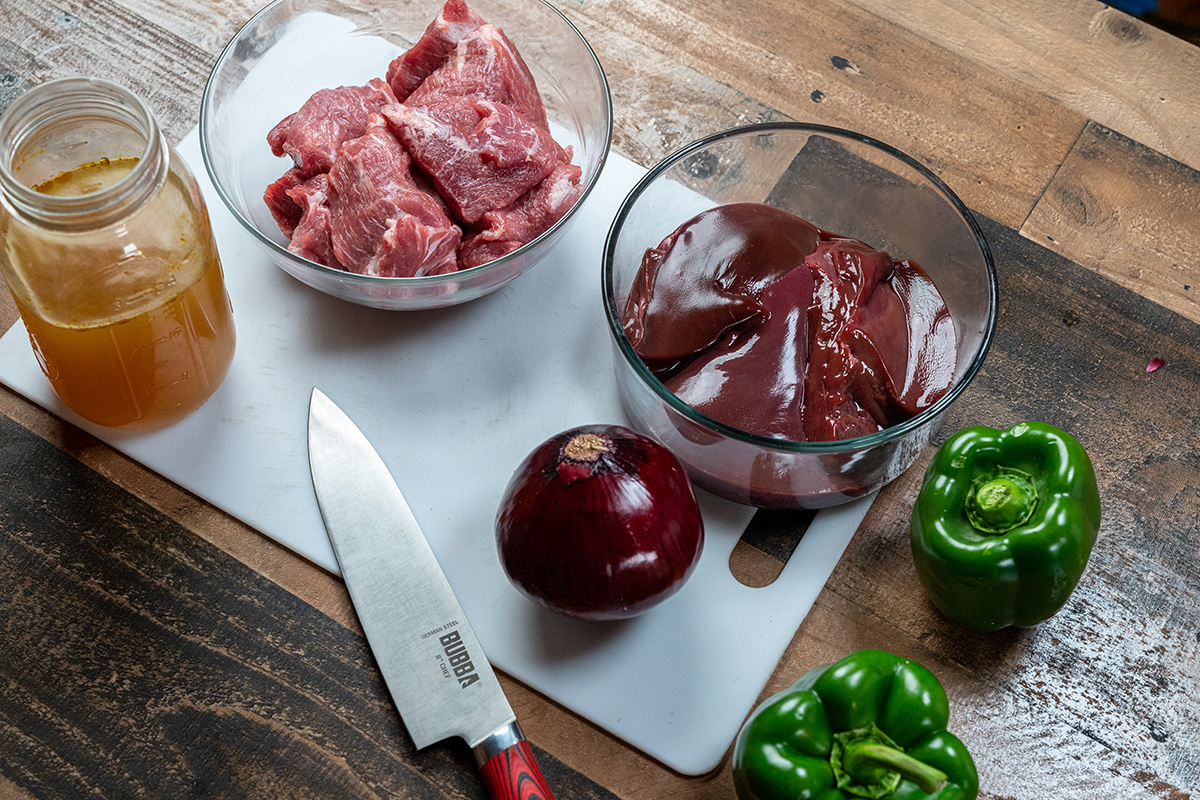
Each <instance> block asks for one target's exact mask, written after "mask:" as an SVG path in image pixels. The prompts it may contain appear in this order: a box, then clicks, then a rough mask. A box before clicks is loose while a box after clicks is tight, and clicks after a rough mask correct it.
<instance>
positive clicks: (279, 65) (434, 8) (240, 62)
mask: <svg viewBox="0 0 1200 800" xmlns="http://www.w3.org/2000/svg"><path fill="white" fill-rule="evenodd" d="M469 5H470V6H471V8H472V9H474V10H475V11H476V12H477V13H478V14H479V15H480V16H482V17H483V19H485V20H487V21H488V22H490V23H492V24H493V25H496V26H497V27H499V28H501V29H503V30H504V32H505V33H506V34H507V35H508V38H509V39H510V40H511V41H512V42H513V43H514V45H515V46H516V48H517V49H518V50H519V51H520V53H521V56H522V57H523V58H524V60H525V62H526V63H527V64H528V66H529V69H530V71H531V72H532V74H533V76H534V78H535V80H536V81H537V85H538V89H539V90H540V92H541V94H542V98H543V101H544V102H545V105H546V111H547V115H548V117H549V121H550V126H551V132H552V133H553V134H554V137H555V139H556V140H557V141H558V142H559V143H560V144H562V145H564V146H570V147H572V148H573V150H574V153H573V162H574V163H575V164H577V165H578V166H580V167H581V168H582V170H583V175H582V178H581V179H580V183H581V185H582V186H583V187H584V191H583V195H582V196H581V197H580V199H579V200H578V201H577V202H576V203H575V205H574V207H572V209H571V210H570V211H569V212H567V214H566V215H565V216H564V217H562V219H560V220H559V221H558V222H557V223H555V224H554V225H553V226H551V227H550V229H549V230H547V231H546V232H545V233H543V234H542V235H541V236H539V237H538V238H537V239H534V240H533V241H532V242H529V243H528V244H526V245H525V246H523V247H521V248H520V249H518V250H516V251H514V252H512V253H510V254H508V255H506V256H503V257H501V258H499V259H496V260H495V261H491V262H489V263H487V264H483V265H481V266H478V267H473V268H470V269H464V270H460V271H458V272H452V273H448V274H442V275H430V276H423V277H413V278H389V277H377V276H368V275H358V274H355V273H351V272H345V271H342V270H339V269H334V268H331V267H327V266H324V265H321V264H317V263H315V262H313V261H309V260H307V259H304V258H301V257H300V256H297V255H296V254H294V253H292V252H290V251H289V250H288V249H287V244H288V239H287V237H286V236H285V235H284V234H283V233H282V232H281V231H280V230H279V226H278V225H277V224H276V222H275V220H274V219H273V218H272V216H271V213H270V211H269V210H268V208H267V207H266V204H265V203H264V202H263V191H264V190H265V189H266V187H267V186H268V185H270V184H271V183H272V182H273V181H275V180H276V179H277V178H278V177H279V176H280V175H281V174H282V173H283V172H285V171H286V170H287V169H288V168H289V167H290V166H291V163H290V160H288V159H284V158H276V157H275V156H273V155H272V154H271V150H270V147H269V146H268V145H267V138H266V137H267V133H268V131H270V130H271V128H272V127H274V126H275V124H276V123H278V122H279V121H280V120H281V119H283V118H284V117H286V116H287V115H289V114H291V113H292V112H294V111H296V109H298V108H299V107H300V106H301V105H302V104H303V103H304V101H305V100H307V99H308V98H309V96H310V95H312V94H313V93H314V92H316V91H317V90H319V89H327V88H332V87H337V86H343V85H345V86H352V85H362V84H365V83H367V81H368V80H370V79H371V78H380V77H383V75H384V72H385V70H386V69H387V66H388V64H389V62H390V61H391V60H392V59H393V58H394V57H395V56H396V55H398V54H400V53H401V52H404V51H405V50H407V49H408V48H409V47H411V46H412V44H413V43H415V42H416V41H417V40H418V39H419V38H420V37H421V35H422V33H424V31H425V28H426V26H428V25H429V23H430V21H431V20H433V19H434V17H435V16H436V15H437V13H438V11H439V8H440V3H438V2H436V1H435V2H430V3H415V2H401V3H388V4H383V5H378V4H366V5H361V4H352V3H340V2H337V0H276V2H273V3H271V4H270V5H268V6H266V7H265V8H263V9H262V10H261V11H259V12H258V13H257V14H255V15H254V17H252V18H251V19H250V20H249V21H248V22H247V23H246V24H245V25H244V26H243V27H242V29H241V30H239V31H238V32H237V34H236V35H235V36H234V37H233V39H232V40H231V41H230V42H229V44H228V46H227V47H226V48H225V50H224V52H222V53H221V55H220V57H219V58H218V59H217V63H216V66H215V67H214V68H213V71H212V75H211V76H210V78H209V81H208V85H207V86H206V87H205V90H204V96H203V99H202V101H201V108H200V148H201V153H202V156H203V160H204V166H205V168H206V169H207V171H208V174H209V176H210V178H211V179H212V181H213V185H214V186H215V188H216V190H217V193H218V195H220V197H221V199H222V200H223V201H224V203H225V205H226V206H228V208H229V210H230V211H231V212H232V213H233V215H234V217H236V218H237V220H238V222H240V223H241V224H242V226H243V227H245V229H246V230H247V231H249V233H250V234H251V235H252V236H253V238H254V240H255V242H256V243H257V244H258V245H259V246H260V248H261V250H262V252H264V253H265V254H266V255H267V256H268V257H269V258H270V260H271V262H272V263H273V264H275V265H276V266H278V267H279V268H281V269H283V270H284V271H285V272H287V273H288V274H289V275H291V276H293V277H294V278H296V279H298V280H300V281H302V282H304V283H306V284H308V285H309V286H312V287H314V288H316V289H319V290H320V291H322V292H325V293H327V294H330V295H333V296H335V297H339V298H341V299H343V300H348V301H350V302H352V303H358V304H360V305H365V306H372V307H375V308H384V309H420V308H435V307H439V306H449V305H455V304H458V303H463V302H466V301H468V300H474V299H475V298H478V297H481V296H483V295H485V294H488V293H489V292H492V291H494V290H496V289H498V288H500V287H501V286H503V285H504V284H506V283H508V282H509V281H510V280H512V279H514V278H516V277H517V276H518V275H520V274H522V273H523V272H525V271H526V270H527V269H529V268H530V267H532V266H533V265H534V264H536V263H537V262H538V261H540V260H541V259H543V258H544V257H545V256H546V255H547V253H549V251H550V250H551V249H552V248H553V246H554V244H555V242H557V241H558V240H559V239H560V238H561V237H562V235H563V233H565V232H566V230H567V228H568V227H569V226H570V225H571V224H572V223H573V222H574V220H575V218H576V216H577V213H576V212H577V211H578V209H579V207H580V206H581V205H582V203H583V201H584V199H585V198H586V197H587V195H588V193H589V192H590V191H591V189H592V187H593V186H594V185H595V183H596V179H597V177H598V176H599V174H600V171H601V169H602V168H603V166H604V161H605V159H606V158H607V156H608V149H609V146H610V143H611V141H612V101H611V98H610V95H609V90H608V83H607V81H606V79H605V77H604V72H603V70H602V69H601V67H600V63H599V61H597V59H596V56H595V54H594V53H593V52H592V50H591V47H590V46H589V45H588V43H587V42H586V41H585V40H584V38H583V36H582V35H581V34H580V33H579V31H578V30H577V29H576V28H575V26H574V25H572V24H571V23H570V22H569V21H568V20H567V19H566V18H565V17H564V16H563V15H562V14H560V13H559V12H558V11H557V10H555V9H554V8H553V7H552V6H550V5H548V4H547V3H545V2H542V0H521V1H520V2H517V0H471V2H470V3H469Z"/></svg>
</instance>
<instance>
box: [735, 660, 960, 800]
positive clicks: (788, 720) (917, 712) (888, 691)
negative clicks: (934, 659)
mask: <svg viewBox="0 0 1200 800" xmlns="http://www.w3.org/2000/svg"><path fill="white" fill-rule="evenodd" d="M949 716H950V709H949V704H948V702H947V700H946V692H945V690H943V689H942V685H941V684H940V683H939V682H938V680H937V678H935V677H934V676H933V673H931V672H930V671H929V670H927V669H926V668H925V667H923V666H921V665H920V664H917V663H916V662H913V661H909V660H907V659H903V658H900V657H898V656H895V655H892V654H891V653H887V652H884V651H882V650H860V651H858V652H856V653H851V654H850V655H848V656H846V657H845V658H843V659H842V660H841V661H838V662H837V663H834V664H829V665H826V666H823V667H819V668H817V669H815V670H813V671H811V672H809V673H808V674H807V675H805V676H804V677H802V678H801V679H800V680H798V681H796V683H795V684H793V685H792V686H791V687H790V688H788V689H786V690H784V691H782V692H780V693H779V694H776V695H775V696H773V697H771V698H769V699H767V700H766V701H764V702H763V703H762V705H760V706H759V707H758V708H756V709H755V710H754V712H753V713H752V714H751V715H750V718H749V719H747V720H746V723H745V724H744V725H743V726H742V729H741V731H740V732H739V733H738V737H737V741H736V742H735V743H734V750H733V783H734V788H735V789H736V791H737V796H738V798H740V800H843V798H846V799H850V798H869V800H974V798H975V797H976V796H977V795H978V793H979V778H978V775H977V774H976V771H975V762H974V761H973V760H972V759H971V755H970V753H968V752H967V749H966V747H965V746H963V743H962V742H961V741H959V740H958V738H957V737H955V736H954V734H952V733H948V732H947V731H946V723H947V721H948V720H949Z"/></svg>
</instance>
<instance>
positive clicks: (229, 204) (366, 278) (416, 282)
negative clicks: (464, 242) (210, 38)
mask: <svg viewBox="0 0 1200 800" xmlns="http://www.w3.org/2000/svg"><path fill="white" fill-rule="evenodd" d="M292 1H293V0H271V2H270V3H268V4H267V5H265V6H263V7H262V8H261V9H259V10H258V11H256V12H255V13H254V15H253V16H252V17H250V18H249V19H248V20H246V22H245V23H243V24H242V26H241V27H240V28H238V29H237V32H236V33H234V34H233V36H232V37H230V39H229V41H228V42H227V43H226V45H225V47H224V48H223V49H222V50H221V54H220V55H219V56H217V60H216V62H214V64H213V68H212V71H211V72H210V73H209V75H208V79H207V80H206V81H205V84H204V94H203V95H202V96H201V99H200V120H199V133H200V159H201V161H203V162H204V171H205V172H206V173H208V178H209V180H210V181H211V183H212V185H213V188H214V189H215V190H216V192H217V196H218V197H220V198H221V202H222V203H224V205H225V207H226V208H227V209H228V210H229V212H230V213H231V214H233V217H234V219H236V220H237V221H238V222H239V223H240V224H241V226H242V227H243V228H245V229H246V230H247V231H248V232H249V233H250V234H251V235H252V236H253V237H254V238H255V239H257V240H258V241H259V243H260V244H262V245H264V246H266V247H267V248H268V249H269V250H270V251H271V252H272V253H274V254H276V255H278V256H279V257H281V258H283V259H284V260H285V261H286V262H288V264H289V265H290V266H291V267H294V268H299V269H302V270H309V271H312V272H315V273H316V274H318V275H322V276H323V277H324V278H331V279H334V280H336V281H337V282H340V283H348V284H358V285H361V286H371V287H380V286H396V287H401V286H403V287H406V288H412V289H421V288H427V287H438V286H441V285H443V284H455V283H460V282H464V281H465V282H468V283H469V282H470V281H472V280H473V279H474V278H475V276H478V275H481V274H483V273H484V272H490V271H492V270H493V269H501V268H502V267H503V266H504V265H505V264H508V263H509V262H511V261H515V260H517V259H519V258H524V257H526V256H527V255H528V254H529V253H530V252H531V251H532V250H533V248H534V247H535V246H536V245H538V244H540V243H542V242H544V241H546V240H547V239H550V238H552V237H554V236H555V235H556V234H557V232H558V231H559V230H561V229H562V228H563V227H565V226H566V225H567V224H568V222H569V221H570V219H571V218H572V217H574V215H575V213H576V212H577V211H578V210H579V208H580V207H581V206H582V205H583V203H584V201H585V200H586V199H587V198H588V195H590V194H591V192H592V189H594V188H595V187H596V184H597V183H599V181H600V175H601V173H603V171H604V165H605V163H607V161H608V155H609V151H610V149H611V147H612V138H613V103H612V91H611V89H610V88H609V85H608V77H607V76H606V75H605V74H604V67H603V66H602V65H601V64H600V59H599V58H598V57H597V56H596V52H595V50H593V49H592V45H591V44H590V43H589V42H588V40H587V39H586V38H585V37H584V35H583V34H582V33H581V32H580V30H579V29H578V28H577V27H575V23H573V22H571V20H570V19H568V18H567V16H566V15H565V14H563V13H562V12H561V11H559V10H558V9H557V8H555V7H554V6H552V5H550V3H548V2H546V0H538V2H540V3H541V4H542V5H543V6H545V7H546V8H547V9H549V10H550V11H551V12H553V13H554V14H555V15H557V16H558V17H559V18H561V19H562V21H563V22H565V23H566V24H567V26H568V27H569V28H570V29H571V30H572V31H573V32H574V33H575V35H576V36H577V37H578V39H579V42H580V43H581V44H582V45H583V46H584V48H585V49H586V50H587V54H588V56H589V57H590V63H591V65H592V67H593V69H594V70H595V74H596V75H597V76H598V77H599V79H600V89H601V95H602V96H603V98H604V120H605V124H604V135H603V143H602V144H601V146H600V153H599V158H598V159H597V160H596V171H595V172H594V173H593V174H592V177H591V180H590V181H588V183H587V185H586V186H584V187H583V193H582V194H580V195H579V199H577V200H576V201H575V203H574V204H573V205H572V206H571V207H570V208H569V209H567V213H565V214H563V215H562V217H561V218H559V220H558V221H557V222H555V223H554V224H553V225H551V226H550V227H549V228H547V229H546V230H545V231H543V232H542V233H541V235H540V236H538V237H537V238H536V239H534V240H533V241H530V242H526V243H525V244H524V245H522V246H521V247H518V248H517V249H516V250H514V251H512V252H511V253H506V254H505V255H503V256H501V257H500V258H497V259H494V260H492V261H488V262H487V263H485V264H479V265H477V266H474V267H469V268H467V269H464V270H456V271H454V272H448V273H444V274H439V275H422V276H418V277H388V276H383V275H362V274H360V273H357V272H349V271H347V270H341V269H336V268H334V267H329V266H326V265H325V264H318V263H317V262H315V261H309V260H308V259H307V258H301V257H300V256H298V255H296V254H295V253H293V252H292V251H291V250H288V249H287V248H286V247H283V246H282V245H280V244H279V243H278V242H276V241H275V240H274V239H272V238H271V237H270V236H267V235H266V234H265V233H263V232H262V231H261V230H259V229H258V227H257V226H256V225H254V223H252V222H251V221H250V220H248V219H246V217H245V216H244V215H243V214H242V212H241V211H240V210H239V209H238V207H237V205H236V204H235V203H234V200H233V198H232V197H231V196H230V195H229V193H228V192H226V190H225V187H224V186H223V185H222V183H221V179H220V178H219V177H217V174H216V170H215V169H214V167H213V165H212V158H211V156H210V153H211V151H212V143H211V142H210V141H209V131H208V128H209V125H208V123H209V122H210V121H211V118H212V108H211V106H212V103H213V95H214V94H215V92H216V79H217V73H218V72H219V71H220V70H221V69H222V68H223V67H224V66H225V65H226V63H227V62H228V61H230V60H231V59H232V58H233V56H234V50H235V48H236V45H237V43H238V42H239V40H240V39H241V37H242V34H243V33H245V32H247V31H249V30H251V29H252V28H253V27H255V26H256V23H258V22H259V21H260V19H261V18H263V17H265V16H266V15H267V14H268V13H270V12H271V11H272V10H274V9H275V7H276V6H279V5H282V4H283V3H287V2H292Z"/></svg>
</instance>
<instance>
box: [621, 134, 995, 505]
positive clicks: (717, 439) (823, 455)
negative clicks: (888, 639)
mask: <svg viewBox="0 0 1200 800" xmlns="http://www.w3.org/2000/svg"><path fill="white" fill-rule="evenodd" d="M739 202H753V203H765V204H767V205H771V206H774V207H776V208H780V209H783V210H784V211H788V212H790V213H792V214H795V215H796V216H799V217H801V218H802V219H805V220H807V221H809V222H811V223H812V224H814V225H816V226H817V227H818V228H821V229H823V230H826V231H832V232H835V233H837V234H839V235H842V236H848V237H853V238H856V239H859V240H861V241H863V242H867V243H869V244H870V245H871V246H873V247H875V248H878V249H880V250H884V251H886V252H888V253H890V254H891V255H892V256H893V257H894V258H896V259H897V260H900V259H911V260H912V261H915V262H916V263H918V264H920V265H921V267H923V268H924V270H925V272H926V273H928V275H929V276H930V277H931V278H932V279H933V282H934V283H935V284H936V285H937V287H938V289H939V290H940V292H941V294H942V296H943V298H944V300H945V302H946V305H947V307H948V309H949V311H950V313H951V316H952V318H953V320H954V326H955V334H956V337H957V364H956V367H955V371H954V378H953V382H952V383H951V386H950V389H949V391H947V392H946V393H945V394H944V395H943V396H942V397H941V398H940V399H939V400H937V401H936V402H935V403H933V404H932V405H931V406H929V407H928V408H926V409H925V410H924V411H922V412H921V413H919V414H917V415H916V416H913V417H911V418H910V419H907V420H905V421H903V422H900V423H898V424H895V425H892V426H891V427H888V428H884V429H883V430H880V431H878V432H876V433H872V434H870V435H865V436H859V437H857V438H854V439H846V440H842V441H832V442H800V441H789V440H784V439H777V438H769V437H766V436H761V435H756V434H754V433H750V432H747V431H744V430H739V429H737V428H735V427H731V426H730V425H727V424H723V423H721V422H718V421H717V420H715V419H712V418H710V417H708V416H706V415H704V414H702V413H700V412H699V411H697V410H696V409H695V408H693V407H692V406H690V405H689V404H687V403H686V402H683V401H682V400H680V399H679V398H678V397H677V396H676V395H675V394H673V393H672V392H671V391H670V390H669V389H668V388H667V387H666V386H665V385H664V383H663V382H662V381H660V380H659V379H658V378H657V377H655V375H654V374H653V373H652V372H651V371H650V369H649V368H647V366H646V364H645V363H643V361H642V360H641V358H639V357H638V355H637V353H636V352H635V350H634V347H633V345H632V343H631V342H630V340H629V338H628V337H627V336H626V333H625V330H624V328H623V325H622V314H623V312H624V310H625V305H626V301H627V299H628V297H629V294H630V291H631V286H632V285H633V282H634V278H635V276H636V274H637V272H638V269H639V267H640V265H641V261H642V257H643V254H644V253H645V252H646V250H647V249H649V248H654V247H657V246H658V245H659V244H660V242H662V241H663V239H664V238H665V237H666V236H667V235H668V234H670V233H672V232H673V231H674V230H675V229H676V228H677V227H678V226H679V225H680V224H682V223H683V222H685V221H686V220H688V219H690V218H691V217H692V216H694V215H695V214H697V213H699V212H701V211H704V210H707V209H710V208H713V207H714V206H718V205H723V204H726V203H739ZM603 291H604V304H605V311H606V315H607V318H608V323H609V330H610V333H611V336H612V343H613V359H614V367H615V371H616V379H617V386H618V390H619V393H620V397H621V402H622V405H623V406H624V409H625V412H626V414H627V415H628V416H629V418H630V421H631V422H632V423H633V425H634V426H635V427H637V428H638V429H640V430H641V431H643V432H644V433H647V434H648V435H650V436H652V437H654V438H655V439H657V440H658V441H659V442H661V443H662V444H664V445H665V446H667V447H668V448H670V449H671V450H672V451H673V452H674V453H675V455H676V456H678V457H679V459H680V460H681V461H682V462H683V464H684V465H685V466H686V467H687V470H688V473H689V475H690V476H691V478H692V480H693V481H694V482H695V483H696V484H697V485H698V486H701V487H703V488H705V489H708V490H709V491H712V492H714V493H715V494H718V495H720V496H722V497H726V498H728V499H731V500H734V501H736V502H740V503H745V504H749V505H754V506H759V507H764V508H792V509H795V508H808V509H813V508H823V507H827V506H833V505H838V504H841V503H845V502H848V501H850V500H853V499H855V498H858V497H862V496H863V495H866V494H869V493H871V492H873V491H875V490H877V489H879V488H880V487H882V486H884V485H885V484H887V483H888V482H890V481H892V480H894V479H895V478H897V477H898V476H899V475H900V474H901V473H902V472H903V471H904V470H906V469H907V468H908V467H909V466H911V465H912V464H913V462H914V461H915V460H916V459H917V457H918V456H919V455H920V454H921V451H922V450H923V449H924V448H925V447H926V445H928V444H929V442H930V440H931V438H932V436H933V434H934V432H935V431H936V429H937V426H938V423H939V421H940V420H941V418H942V416H943V415H944V414H945V412H946V409H948V408H949V407H950V405H951V404H952V403H954V401H955V400H956V399H957V398H958V397H959V396H960V395H961V394H962V392H963V390H964V389H966V387H967V386H968V385H969V384H970V382H971V380H972V379H973V378H974V377H975V375H976V374H977V373H978V371H979V369H980V367H981V365H982V363H983V359H984V356H985V355H986V353H987V350H988V346H989V344H990V342H991V338H992V334H993V332H994V330H995V326H996V309H997V286H996V275H995V269H994V266H993V263H992V256H991V252H990V250H989V249H988V246H987V243H986V242H985V241H984V239H983V236H982V234H981V233H980V231H979V228H978V226H977V225H976V223H975V221H974V219H973V218H972V217H971V214H970V212H969V211H968V210H967V208H966V207H965V206H964V205H963V203H962V202H961V201H960V200H959V199H958V198H957V197H956V196H955V195H954V193H953V192H952V191H951V190H950V189H949V188H948V187H947V186H946V185H945V184H944V183H943V182H942V181H941V180H940V179H938V178H937V177H936V176H935V175H933V174H932V173H931V172H930V171H929V170H928V169H926V168H925V167H923V166H922V165H921V164H919V163H918V162H916V161H915V160H913V159H912V158H910V157H909V156H906V155H905V154H903V153H901V152H899V151H897V150H895V149H894V148H891V147H889V146H887V145H885V144H883V143H881V142H878V141H875V140H873V139H871V138H869V137H866V136H862V135H860V134H856V133H853V132H850V131H845V130H840V129H836V128H829V127H824V126H818V125H805V124H800V123H769V124H762V125H752V126H747V127H743V128H737V129H734V130H730V131H725V132H722V133H718V134H714V135H712V136H709V137H707V138H705V139H702V140H700V141H697V142H695V143H692V144H690V145H688V146H686V147H684V148H682V149H681V150H679V151H678V152H676V153H674V154H673V155H671V156H669V157H668V158H666V159H665V160H664V161H663V162H662V163H660V164H658V165H657V166H655V167H654V168H653V169H652V170H650V172H649V173H648V174H647V175H646V176H645V177H644V178H643V179H642V180H641V182H639V183H638V184H637V186H635V187H634V188H633V190H632V191H631V192H630V193H629V196H628V197H627V198H626V199H625V201H624V203H623V204H622V205H621V207H620V209H619V211H618V212H617V216H616V218H615V219H614V221H613V225H612V228H611V229H610V231H609V234H608V240H607V242H606V245H605V251H604V264H603Z"/></svg>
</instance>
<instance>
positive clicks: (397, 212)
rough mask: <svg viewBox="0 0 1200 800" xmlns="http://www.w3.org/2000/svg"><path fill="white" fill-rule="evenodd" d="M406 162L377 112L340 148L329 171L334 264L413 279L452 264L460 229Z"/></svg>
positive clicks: (448, 269)
mask: <svg viewBox="0 0 1200 800" xmlns="http://www.w3.org/2000/svg"><path fill="white" fill-rule="evenodd" d="M411 163H412V162H411V159H410V158H409V155H408V152H407V151H406V150H405V149H404V148H403V147H402V146H401V145H400V142H399V141H397V140H396V137H395V136H394V135H393V134H392V132H391V131H390V130H389V129H388V125H387V122H386V121H385V120H384V118H383V117H382V116H381V115H379V114H372V115H371V118H370V121H369V122H368V123H367V130H366V133H364V134H363V135H362V136H361V137H359V138H357V139H354V140H352V141H349V142H347V143H346V144H345V145H343V146H342V149H341V151H340V152H339V153H338V157H337V160H336V161H334V163H333V169H331V170H330V172H329V183H330V186H331V187H332V189H333V191H332V192H331V193H330V201H329V230H330V234H331V236H332V239H333V250H334V253H335V254H336V255H337V259H338V261H339V262H340V263H341V264H343V265H345V267H346V268H347V269H349V270H351V271H352V272H357V273H360V274H363V275H382V276H385V277H415V276H420V275H436V274H440V273H444V272H453V271H454V270H456V269H457V268H458V262H457V251H458V244H459V242H460V241H461V239H462V232H461V231H460V230H459V228H458V226H456V225H455V224H454V223H453V222H451V221H450V218H449V217H447V216H446V212H445V210H444V208H443V206H442V203H441V201H440V200H439V199H438V198H437V197H435V196H434V195H432V194H430V193H429V192H426V191H424V190H423V189H421V188H420V187H419V186H418V185H417V183H416V181H415V180H414V179H413V177H412V175H411V173H410V170H409V167H410V165H411Z"/></svg>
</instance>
